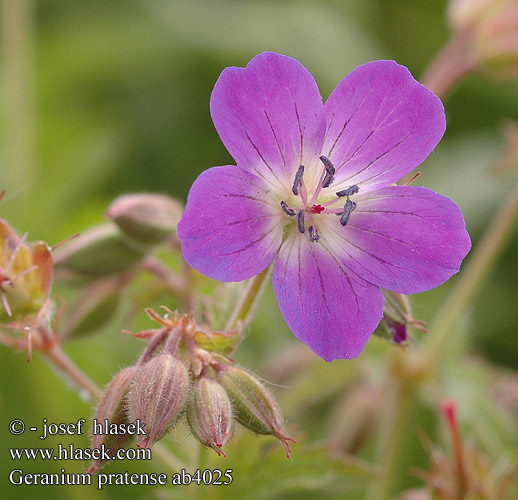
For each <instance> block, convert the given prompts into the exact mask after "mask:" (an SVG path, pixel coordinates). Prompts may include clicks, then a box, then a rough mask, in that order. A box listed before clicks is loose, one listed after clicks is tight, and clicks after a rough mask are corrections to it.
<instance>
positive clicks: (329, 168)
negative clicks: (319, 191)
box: [320, 155, 335, 188]
mask: <svg viewBox="0 0 518 500" xmlns="http://www.w3.org/2000/svg"><path fill="white" fill-rule="evenodd" d="M320 161H321V162H322V163H323V164H324V167H325V169H326V175H325V176H324V179H323V180H322V187H323V188H326V187H329V186H330V185H331V184H332V183H333V181H334V180H335V178H334V175H335V166H334V165H333V164H332V163H331V160H330V159H329V158H328V157H327V156H324V155H322V156H321V157H320Z"/></svg>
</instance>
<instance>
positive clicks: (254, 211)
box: [178, 166, 283, 281]
mask: <svg viewBox="0 0 518 500" xmlns="http://www.w3.org/2000/svg"><path fill="white" fill-rule="evenodd" d="M282 217H283V215H282V209H281V207H280V205H279V204H278V203H277V201H276V200H275V198H272V195H271V192H270V191H269V190H268V188H267V187H266V186H265V185H264V182H263V181H262V180H261V179H259V178H258V177H256V176H254V175H252V174H249V173H248V172H246V171H245V170H243V169H240V168H238V167H235V166H226V167H214V168H211V169H209V170H206V171H205V172H203V173H202V174H201V175H200V176H199V177H198V179H196V181H195V182H194V184H193V186H192V188H191V191H190V193H189V197H188V198H187V206H186V208H185V212H184V214H183V217H182V219H181V220H180V222H179V223H178V236H179V238H180V239H181V240H182V251H183V255H184V257H185V260H186V261H187V262H188V263H189V264H190V265H191V266H192V267H194V268H195V269H197V270H198V271H200V272H201V273H203V274H205V275H206V276H209V277H210V278H213V279H217V280H220V281H241V280H244V279H247V278H250V277H251V276H254V275H255V274H257V273H260V272H261V271H263V270H264V269H265V268H266V267H267V266H268V265H269V264H270V263H271V262H272V260H273V258H274V256H275V254H276V253H277V251H278V250H279V247H280V245H281V241H282V231H283V224H282Z"/></svg>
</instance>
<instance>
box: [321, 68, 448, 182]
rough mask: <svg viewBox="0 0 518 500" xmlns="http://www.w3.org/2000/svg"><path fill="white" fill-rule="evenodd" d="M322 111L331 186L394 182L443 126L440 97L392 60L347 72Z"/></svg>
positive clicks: (424, 153) (432, 144) (416, 161)
mask: <svg viewBox="0 0 518 500" xmlns="http://www.w3.org/2000/svg"><path fill="white" fill-rule="evenodd" d="M325 115H326V122H327V132H326V139H325V143H324V148H323V154H324V155H326V156H327V157H328V158H329V159H331V161H333V163H334V165H335V168H336V175H335V183H334V184H333V189H342V188H344V187H347V186H351V185H353V184H358V185H360V186H361V191H362V192H366V191H371V190H374V189H378V188H380V187H384V186H387V185H389V184H392V183H394V182H396V181H397V180H399V179H400V178H401V177H403V176H404V175H405V174H407V173H408V172H410V171H411V170H412V169H414V168H415V167H417V166H418V165H419V164H420V163H421V162H422V161H423V160H424V159H425V158H426V157H427V156H428V155H429V154H430V153H431V152H432V150H433V149H434V148H435V146H436V145H437V143H438V142H439V140H440V139H441V137H442V135H443V134H444V130H445V128H446V123H445V117H444V108H443V105H442V103H441V101H440V99H439V98H438V97H436V96H435V95H434V94H433V93H432V92H431V91H430V90H429V89H427V88H426V87H425V86H424V85H421V84H420V83H418V82H417V81H416V80H414V78H413V77H412V75H411V74H410V72H409V71H408V69H407V68H405V67H404V66H400V65H399V64H397V63H395V62H394V61H374V62H371V63H367V64H364V65H363V66H359V67H358V68H356V69H355V70H354V71H353V72H351V73H350V74H349V75H347V76H346V77H345V78H344V79H343V80H342V81H341V82H340V83H339V84H338V86H337V87H336V89H335V90H334V91H333V93H332V94H331V95H330V97H329V99H328V100H327V102H326V105H325Z"/></svg>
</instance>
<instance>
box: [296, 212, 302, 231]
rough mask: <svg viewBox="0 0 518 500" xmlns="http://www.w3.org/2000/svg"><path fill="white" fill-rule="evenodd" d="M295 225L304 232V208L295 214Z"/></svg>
mask: <svg viewBox="0 0 518 500" xmlns="http://www.w3.org/2000/svg"><path fill="white" fill-rule="evenodd" d="M297 225H298V227H299V231H300V232H301V233H302V234H304V210H301V211H300V212H299V213H298V215H297Z"/></svg>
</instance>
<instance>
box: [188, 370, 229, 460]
mask: <svg viewBox="0 0 518 500" xmlns="http://www.w3.org/2000/svg"><path fill="white" fill-rule="evenodd" d="M187 421H188V422H189V426H190V428H191V430H192V432H193V434H194V436H195V437H196V439H198V441H200V443H201V444H203V445H204V446H208V447H210V448H212V449H213V450H215V451H216V452H217V454H218V455H221V454H222V455H223V456H226V455H225V452H224V451H223V450H222V447H223V446H224V445H225V444H226V443H227V442H228V440H229V439H230V436H231V434H232V423H233V415H232V405H231V403H230V399H229V397H228V395H227V393H226V391H225V389H223V387H222V386H221V385H220V384H219V383H218V382H216V381H215V380H212V379H210V378H206V377H202V378H200V379H198V380H197V381H196V382H195V384H194V389H193V393H192V395H191V400H190V401H189V406H188V408H187Z"/></svg>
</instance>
